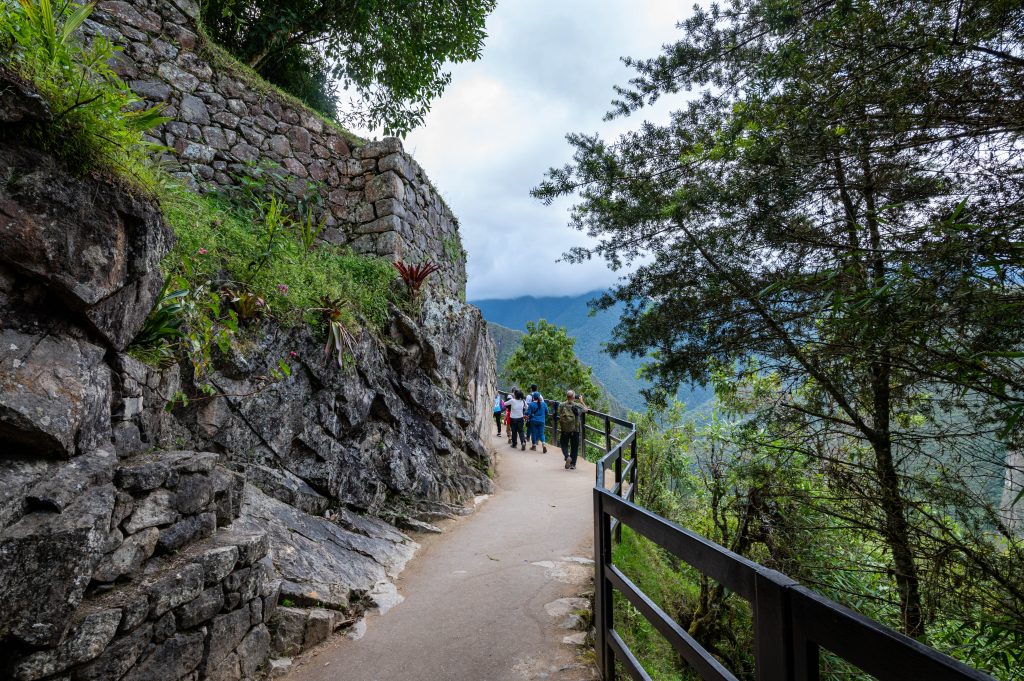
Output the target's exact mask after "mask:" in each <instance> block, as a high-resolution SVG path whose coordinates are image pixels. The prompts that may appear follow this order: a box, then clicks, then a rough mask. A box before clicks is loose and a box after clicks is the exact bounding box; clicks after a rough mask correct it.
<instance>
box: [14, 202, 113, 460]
mask: <svg viewBox="0 0 1024 681" xmlns="http://www.w3.org/2000/svg"><path fill="white" fill-rule="evenodd" d="M2 222H3V220H0V227H2ZM5 247H6V245H5ZM103 352H104V351H103V349H102V348H100V347H98V346H96V345H93V344H91V343H86V342H85V341H79V340H75V339H72V338H68V337H55V336H33V335H28V334H23V333H18V332H17V331H12V330H3V331H0V441H2V442H6V443H7V445H8V446H9V447H18V448H20V449H22V450H23V451H25V452H26V453H34V454H39V455H45V456H61V457H72V456H74V455H75V454H76V453H77V452H78V451H79V450H85V451H87V450H91V449H95V448H96V447H97V446H98V445H100V443H102V442H104V441H106V440H107V439H108V438H109V437H110V407H109V405H110V370H109V369H108V368H107V366H106V365H105V364H104V363H103Z"/></svg>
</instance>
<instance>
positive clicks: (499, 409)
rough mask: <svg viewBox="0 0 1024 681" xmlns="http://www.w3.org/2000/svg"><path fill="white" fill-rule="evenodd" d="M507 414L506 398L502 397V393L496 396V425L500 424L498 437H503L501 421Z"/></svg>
mask: <svg viewBox="0 0 1024 681" xmlns="http://www.w3.org/2000/svg"><path fill="white" fill-rule="evenodd" d="M504 415H505V400H504V399H503V398H502V396H501V393H498V396H497V397H495V398H494V425H496V426H498V437H501V422H502V417H503V416H504Z"/></svg>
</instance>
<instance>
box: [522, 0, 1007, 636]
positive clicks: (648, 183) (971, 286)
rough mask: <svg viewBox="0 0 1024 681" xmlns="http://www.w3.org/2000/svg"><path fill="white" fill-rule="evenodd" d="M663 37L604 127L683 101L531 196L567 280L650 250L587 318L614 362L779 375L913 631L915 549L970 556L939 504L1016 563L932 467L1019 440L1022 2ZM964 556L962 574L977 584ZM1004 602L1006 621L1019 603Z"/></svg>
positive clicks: (737, 1) (875, 1)
mask: <svg viewBox="0 0 1024 681" xmlns="http://www.w3.org/2000/svg"><path fill="white" fill-rule="evenodd" d="M680 28H681V31H682V37H681V38H680V39H679V40H678V41H677V42H676V43H674V44H671V45H668V46H666V47H665V48H664V51H663V53H662V54H661V55H660V56H658V57H656V58H654V59H649V60H634V59H627V60H626V62H627V63H628V64H629V65H631V66H633V67H634V68H635V69H636V71H637V76H636V77H635V78H634V79H633V80H632V81H631V82H630V84H629V85H628V86H627V87H623V88H619V89H618V92H619V99H618V101H617V102H615V104H614V110H613V111H612V112H611V113H610V114H609V115H610V116H612V117H615V116H625V115H629V114H632V113H633V112H635V111H637V110H639V109H641V108H642V107H644V106H645V105H647V104H649V103H651V102H653V101H655V100H657V99H659V98H661V97H663V96H666V95H674V94H676V93H679V92H682V91H690V90H697V91H698V94H697V96H696V97H693V98H691V99H690V101H689V102H688V103H687V104H686V106H685V107H684V108H683V109H681V110H679V111H677V112H675V113H674V114H673V115H672V117H671V121H670V122H669V123H668V124H666V125H654V124H651V123H644V124H642V125H640V126H638V127H637V129H636V130H634V131H632V132H628V133H626V134H624V135H622V136H621V137H620V138H619V139H618V140H616V141H614V142H613V143H609V142H607V141H605V140H603V139H601V138H600V137H598V136H596V135H580V134H575V135H570V136H569V141H570V143H571V144H572V145H573V147H574V148H575V158H574V160H573V162H572V163H571V164H569V165H567V166H566V167H564V168H559V169H552V170H551V171H550V172H549V174H548V177H547V180H546V181H545V182H543V183H542V184H541V185H540V186H539V187H538V188H537V189H536V190H535V195H536V196H538V197H540V198H541V199H543V200H545V201H552V200H554V199H555V198H556V197H559V196H563V195H576V196H577V198H578V202H577V204H576V206H575V209H574V212H573V224H574V225H575V226H576V227H577V228H579V229H582V230H585V231H587V232H588V233H589V234H590V235H591V236H592V237H594V238H595V239H596V246H594V247H593V248H581V249H576V250H574V251H572V252H571V253H569V254H568V255H569V258H570V259H571V260H583V259H587V258H590V257H595V256H596V257H604V258H605V259H606V260H607V261H608V262H609V264H610V265H611V266H612V267H616V268H617V267H621V266H623V265H624V264H627V263H629V262H631V261H634V260H636V259H637V258H638V257H640V256H645V260H644V262H643V263H642V264H641V265H639V266H638V267H637V268H636V269H635V270H634V271H633V273H632V274H630V275H629V276H628V277H627V279H626V280H625V283H623V284H622V285H620V286H618V287H617V288H616V289H615V290H613V291H612V292H611V293H609V294H608V295H606V296H605V297H604V298H603V299H602V300H601V301H600V302H599V306H600V307H603V308H608V307H611V306H612V305H614V304H615V303H616V302H618V301H622V302H624V303H626V305H627V312H626V314H625V315H624V316H623V319H622V322H621V323H620V325H619V326H618V327H617V331H616V334H615V338H614V341H613V342H612V343H611V344H610V349H611V350H612V351H615V352H628V353H632V354H636V355H640V356H643V355H645V354H647V353H648V352H651V353H653V357H654V361H653V363H652V364H651V366H650V375H651V376H652V377H653V378H654V379H656V380H657V381H658V382H659V384H660V386H661V387H662V388H664V389H665V390H667V391H668V392H669V393H671V392H674V389H675V386H677V385H678V383H679V382H681V381H690V380H694V381H697V382H706V381H708V380H709V379H710V378H711V376H712V374H713V372H715V371H716V370H718V371H725V372H727V373H729V372H731V373H732V374H733V375H734V376H735V377H737V378H740V377H742V376H745V375H746V376H749V375H751V374H752V372H753V373H759V372H760V373H767V372H771V373H772V374H773V375H775V376H776V377H777V378H778V381H779V388H778V393H777V394H776V395H775V398H774V399H773V400H769V401H768V402H767V403H762V404H759V405H758V406H757V409H758V410H760V411H761V412H763V413H767V411H772V413H775V414H781V413H786V414H788V415H789V416H790V417H792V420H791V423H790V427H791V429H790V430H789V432H788V435H787V437H788V438H789V441H790V442H791V443H798V445H799V446H800V447H801V448H802V450H805V451H806V452H807V453H808V454H809V455H812V456H814V457H816V460H818V461H819V462H820V461H827V462H829V463H830V464H831V463H836V462H838V463H839V464H842V466H843V468H842V469H841V470H842V471H843V472H844V473H846V474H849V475H850V479H851V480H854V481H856V483H857V485H859V486H860V489H861V491H862V493H863V498H864V502H865V504H866V506H865V508H866V509H870V516H867V515H865V516H864V517H872V518H874V521H873V523H874V524H873V527H874V530H873V531H874V532H875V533H876V534H877V536H879V537H880V538H881V539H882V540H883V541H884V542H885V545H886V546H887V549H888V551H889V554H890V559H891V561H892V563H891V570H892V575H893V578H894V580H895V582H896V587H897V592H898V595H899V610H900V613H901V618H902V621H901V625H902V628H903V629H904V631H906V632H907V633H909V634H911V635H914V636H922V635H924V634H925V633H926V628H927V625H928V622H929V618H930V617H931V616H932V613H930V612H929V611H928V606H927V604H926V600H927V599H926V598H925V597H924V596H922V588H923V587H922V584H921V579H920V571H921V564H922V562H923V561H928V560H930V559H931V557H932V556H933V555H934V554H928V553H927V551H928V550H930V549H926V548H925V547H924V545H925V544H926V543H927V542H928V541H931V540H932V539H935V538H939V539H943V540H944V541H946V540H948V545H955V546H957V548H956V549H955V550H956V551H966V549H964V546H963V545H962V543H961V542H958V541H956V540H955V538H956V537H957V536H958V533H960V532H961V531H962V529H961V528H960V527H956V526H952V525H950V524H949V523H947V521H946V520H944V519H942V518H941V517H939V515H940V514H934V513H932V511H933V510H934V508H935V506H934V505H935V504H938V505H941V506H942V507H943V508H947V507H952V508H955V509H956V513H957V514H959V516H958V517H957V518H955V520H950V521H949V522H950V523H952V522H963V523H964V524H965V525H966V526H973V527H980V523H981V520H979V518H981V517H982V516H984V517H985V518H986V520H985V521H984V522H987V523H990V525H989V527H990V528H995V531H996V533H998V534H1001V535H1003V537H1007V539H1006V541H1008V542H1010V543H1009V546H1017V544H1014V543H1013V542H1014V541H1015V540H1012V539H1009V538H1008V535H1009V533H1008V532H1007V528H1005V527H1004V526H1002V525H1001V524H1000V523H999V521H998V519H997V518H995V517H994V516H992V515H987V516H986V515H985V514H986V513H987V511H986V510H985V509H984V505H983V503H982V501H983V500H981V499H979V498H978V497H977V496H973V497H972V496H971V495H970V494H968V493H967V492H966V491H963V490H965V489H966V488H965V487H962V486H961V484H960V483H961V482H962V477H963V476H966V475H969V474H970V473H966V472H965V471H966V468H964V467H963V466H960V467H957V466H949V465H948V464H949V462H951V461H953V462H961V463H964V465H966V463H965V462H971V463H975V462H979V461H982V460H989V459H993V458H995V459H998V458H999V457H998V456H994V455H993V453H994V452H999V451H1002V450H1001V447H1004V446H1006V445H1010V446H1013V445H1016V444H1019V440H1020V433H1021V430H1022V429H1021V428H1020V415H1021V413H1022V411H1024V380H1022V377H1024V371H1022V369H1024V366H1022V363H1021V358H1022V357H1024V354H1022V352H1021V350H1022V347H1024V346H1022V341H1024V325H1022V324H1021V323H1020V318H1021V313H1022V312H1024V294H1022V291H1024V289H1022V288H1021V284H1022V282H1024V258H1022V255H1024V246H1022V244H1024V223H1022V220H1021V217H1020V216H1021V205H1022V199H1024V191H1022V190H1024V173H1022V172H1021V171H1022V170H1024V168H1022V163H1021V161H1022V156H1021V141H1022V140H1021V134H1022V132H1024V99H1022V93H1024V48H1022V45H1024V40H1022V39H1024V5H1021V3H1019V2H1014V1H1010V0H996V1H985V2H982V1H978V0H975V1H972V0H966V1H964V0H956V1H954V0H925V1H923V2H922V1H911V0H885V1H883V0H867V1H865V2H845V1H832V0H826V1H825V2H815V3H811V2H806V1H803V0H732V1H731V2H729V3H726V4H724V5H713V6H712V7H710V8H708V9H700V8H697V9H695V11H694V14H693V16H692V17H691V18H690V19H688V20H686V21H685V22H684V23H682V24H681V25H680ZM754 358H756V361H757V364H756V366H754V367H753V368H752V367H750V366H748V365H749V363H750V362H751V361H752V360H753V359H754ZM989 463H992V464H993V465H998V463H999V461H997V460H993V461H989ZM922 472H927V473H928V474H930V475H932V477H931V478H928V477H927V475H923V474H922ZM952 490H961V491H962V494H961V493H960V492H957V493H956V494H953V492H952ZM947 493H948V494H947ZM954 502H955V505H954ZM972 514H974V515H972ZM973 536H975V538H976V539H977V541H978V542H980V544H979V545H982V546H987V544H986V542H987V541H989V539H991V538H988V539H986V538H985V537H984V536H982V534H981V533H980V532H978V533H976V534H975V535H973ZM999 541H1003V540H1002V539H1000V540H999ZM997 543H998V542H997ZM932 548H934V547H932ZM950 550H951V551H952V550H954V549H950ZM1000 550H1001V549H1000ZM984 553H985V550H981V549H979V551H977V552H974V553H971V551H967V553H966V555H968V556H969V560H974V561H975V565H976V567H979V569H989V568H990V567H991V566H990V565H988V566H987V567H984V568H982V567H980V566H981V565H982V564H983V563H984V562H985V561H984V557H983V555H982V554H984ZM958 555H965V554H963V553H961V554H958ZM986 565H987V564H986ZM944 569H947V570H948V569H950V568H948V566H947V567H946V568H944ZM947 574H948V572H947ZM997 581H998V580H997ZM933 586H934V585H933ZM999 588H1000V589H1005V590H1006V592H1005V594H1004V595H1005V598H1004V599H1003V600H1002V603H1003V606H1002V607H1003V608H1004V609H1003V612H1002V613H1000V614H1001V615H1003V616H1009V613H1011V612H1013V613H1016V614H1014V615H1013V617H1015V618H1017V621H1018V622H1020V621H1021V619H1020V616H1021V612H1022V609H1021V604H1022V603H1024V594H1022V593H1021V592H1020V590H1019V589H1017V588H1016V587H1014V586H1013V585H1012V583H1011V582H1010V581H1005V580H1004V582H1003V583H1001V584H1000V586H999ZM931 597H934V598H939V597H940V596H939V592H937V591H932V592H931ZM1009 604H1012V605H1009Z"/></svg>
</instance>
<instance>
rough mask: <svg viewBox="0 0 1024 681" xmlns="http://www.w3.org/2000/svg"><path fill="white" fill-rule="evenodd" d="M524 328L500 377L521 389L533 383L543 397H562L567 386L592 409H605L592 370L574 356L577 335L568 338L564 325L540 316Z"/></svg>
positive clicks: (602, 396)
mask: <svg viewBox="0 0 1024 681" xmlns="http://www.w3.org/2000/svg"><path fill="white" fill-rule="evenodd" d="M526 328H527V333H526V335H525V336H523V339H522V342H521V344H520V345H519V347H518V348H516V349H515V350H514V351H513V352H512V355H511V356H510V357H509V359H508V362H507V363H506V365H505V374H504V376H502V379H503V380H505V381H507V382H508V383H509V384H510V385H516V386H519V387H520V388H521V389H523V390H525V389H526V386H528V385H530V384H532V383H536V384H537V385H538V387H540V391H541V392H542V393H543V394H544V396H545V397H547V398H548V399H554V400H561V399H563V398H564V397H565V392H566V391H567V390H574V391H576V394H578V395H583V396H584V399H585V400H587V404H588V405H589V406H590V407H591V408H592V409H598V410H601V411H604V410H605V409H607V407H608V405H607V404H606V402H605V399H604V393H603V391H601V390H600V389H598V387H597V384H596V383H595V382H594V377H593V371H591V369H590V367H588V366H587V365H585V364H583V362H581V361H580V360H579V358H578V357H576V353H575V352H574V350H573V347H574V346H575V345H576V339H575V338H570V337H569V336H568V335H567V334H566V332H565V329H564V328H563V327H558V326H554V325H552V324H548V323H547V322H546V321H544V320H543V319H540V320H538V321H537V322H529V323H528V324H527V325H526Z"/></svg>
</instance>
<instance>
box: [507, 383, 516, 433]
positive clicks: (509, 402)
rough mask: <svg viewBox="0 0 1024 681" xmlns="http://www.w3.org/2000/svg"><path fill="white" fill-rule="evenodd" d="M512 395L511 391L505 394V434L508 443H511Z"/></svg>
mask: <svg viewBox="0 0 1024 681" xmlns="http://www.w3.org/2000/svg"><path fill="white" fill-rule="evenodd" d="M514 397H515V396H514V395H513V394H512V393H509V394H508V395H506V396H505V434H506V435H507V436H508V443H509V444H512V400H513V399H514Z"/></svg>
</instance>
